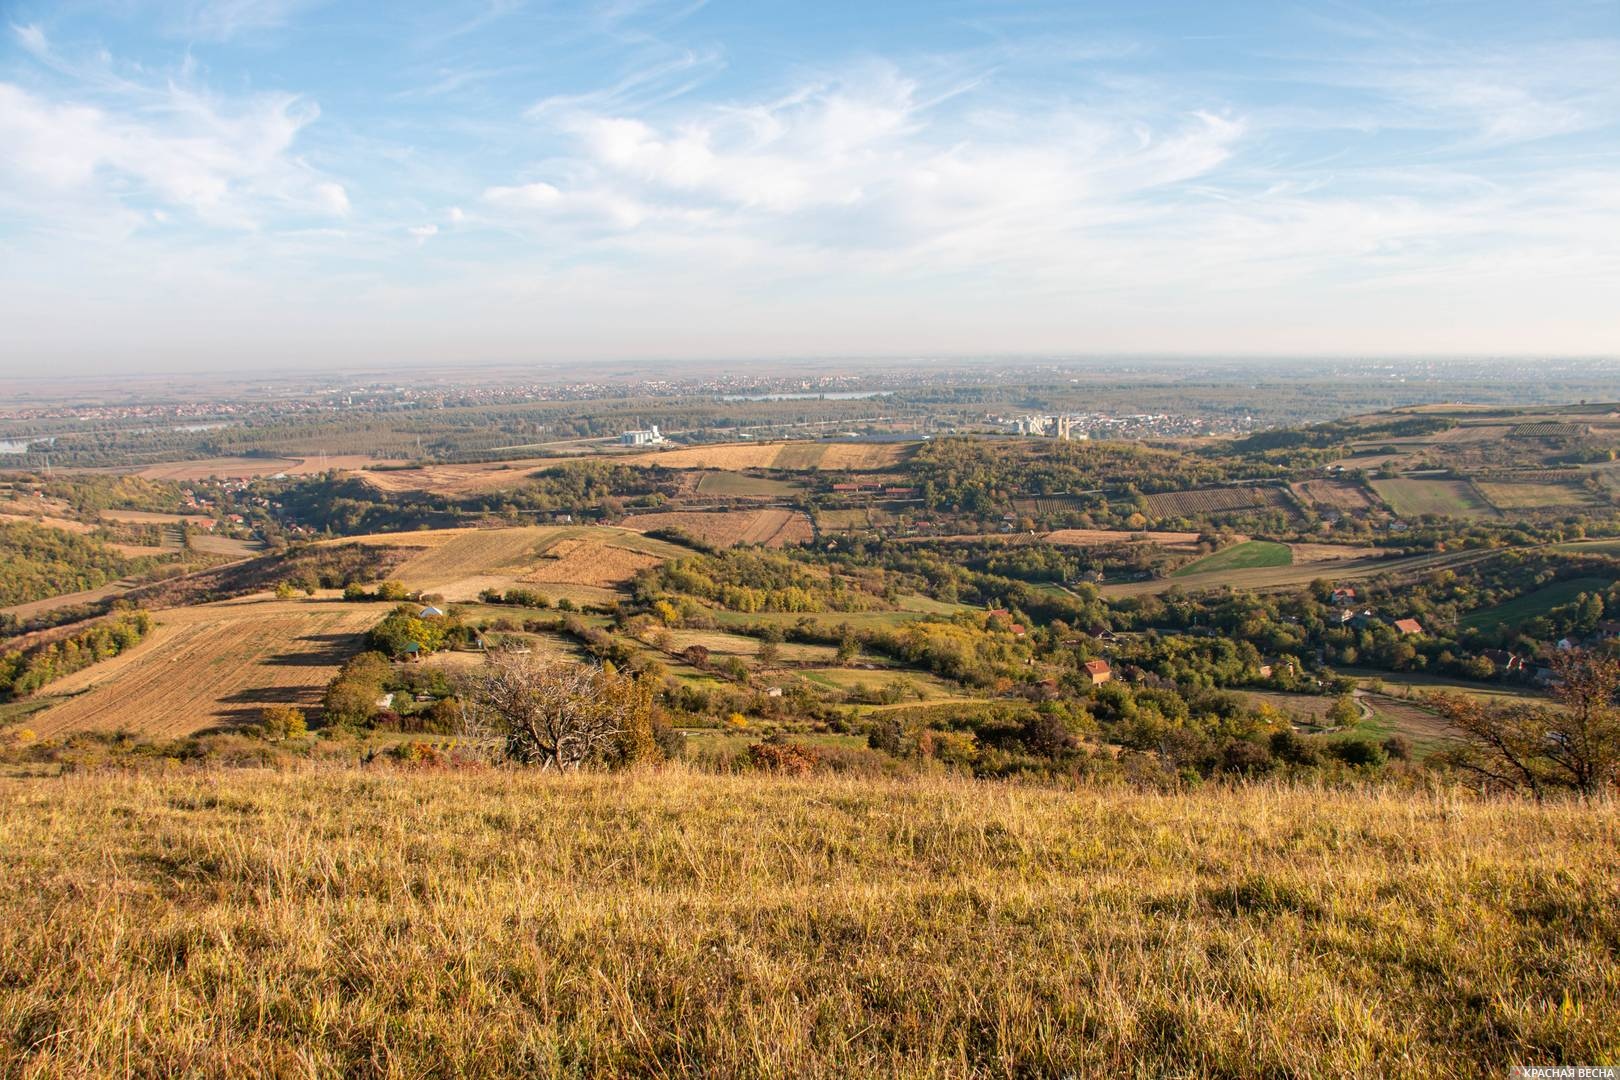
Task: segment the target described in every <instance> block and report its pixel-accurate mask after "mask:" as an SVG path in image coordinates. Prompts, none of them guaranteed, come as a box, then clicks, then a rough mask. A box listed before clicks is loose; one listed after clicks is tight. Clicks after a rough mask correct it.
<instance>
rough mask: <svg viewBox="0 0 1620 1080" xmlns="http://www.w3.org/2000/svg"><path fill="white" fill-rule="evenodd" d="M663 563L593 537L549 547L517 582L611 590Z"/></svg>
mask: <svg viewBox="0 0 1620 1080" xmlns="http://www.w3.org/2000/svg"><path fill="white" fill-rule="evenodd" d="M663 562H664V560H663V559H662V558H660V557H659V556H657V555H649V554H647V553H646V552H641V551H632V550H630V549H629V548H625V547H620V546H618V545H617V544H613V543H610V542H606V541H603V540H601V539H597V538H594V537H590V538H587V537H568V538H567V539H564V540H559V541H558V542H557V543H555V544H553V545H551V546H550V547H549V548H548V549H547V550H546V552H545V555H544V556H543V557H542V558H541V559H540V561H539V562H538V563H537V564H536V565H535V566H534V568H533V569H531V570H529V571H528V572H527V573H526V574H524V575H523V576H522V577H520V578H518V581H520V582H521V583H523V584H525V585H528V584H536V583H542V582H560V583H563V584H569V585H594V586H596V587H597V588H613V587H616V586H620V585H624V584H626V583H628V582H629V581H630V579H631V578H633V577H635V576H636V574H637V573H639V572H640V571H642V570H647V569H651V568H652V567H654V566H658V565H660V564H662V563H663Z"/></svg>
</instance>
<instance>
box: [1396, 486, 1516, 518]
mask: <svg viewBox="0 0 1620 1080" xmlns="http://www.w3.org/2000/svg"><path fill="white" fill-rule="evenodd" d="M1368 482H1369V483H1370V484H1371V485H1372V488H1373V490H1374V491H1376V492H1378V496H1379V498H1381V499H1383V500H1384V501H1385V502H1386V503H1388V504H1389V507H1390V509H1391V510H1393V511H1395V512H1396V513H1397V514H1399V515H1400V516H1401V517H1422V516H1423V515H1424V514H1441V515H1445V516H1447V517H1463V518H1475V517H1495V516H1496V511H1495V510H1494V509H1492V508H1491V506H1490V504H1489V503H1487V502H1485V500H1483V499H1481V498H1480V497H1479V494H1478V493H1477V492H1476V491H1475V490H1474V488H1473V486H1472V485H1471V484H1469V483H1468V482H1467V481H1466V480H1425V479H1419V478H1414V477H1405V476H1403V477H1398V478H1395V479H1390V480H1371V481H1368Z"/></svg>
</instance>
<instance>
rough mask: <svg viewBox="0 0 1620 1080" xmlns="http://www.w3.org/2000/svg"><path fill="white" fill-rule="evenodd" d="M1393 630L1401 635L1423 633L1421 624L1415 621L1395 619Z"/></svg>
mask: <svg viewBox="0 0 1620 1080" xmlns="http://www.w3.org/2000/svg"><path fill="white" fill-rule="evenodd" d="M1395 629H1397V630H1399V631H1400V632H1401V633H1403V634H1421V633H1423V624H1422V623H1420V622H1418V621H1417V620H1416V619H1396V620H1395Z"/></svg>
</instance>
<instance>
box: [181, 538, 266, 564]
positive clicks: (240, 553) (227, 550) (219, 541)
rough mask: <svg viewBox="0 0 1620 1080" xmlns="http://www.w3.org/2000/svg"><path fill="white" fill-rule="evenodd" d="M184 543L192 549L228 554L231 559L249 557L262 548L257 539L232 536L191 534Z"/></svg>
mask: <svg viewBox="0 0 1620 1080" xmlns="http://www.w3.org/2000/svg"><path fill="white" fill-rule="evenodd" d="M186 544H187V546H188V547H190V548H191V550H192V551H201V552H203V553H204V554H206V555H228V556H230V557H231V558H233V559H250V558H252V557H253V556H255V555H257V554H259V552H261V551H263V550H264V545H263V544H261V543H259V542H258V541H257V540H239V539H237V538H236V537H234V536H206V535H204V536H193V537H190V538H188V539H187V541H186Z"/></svg>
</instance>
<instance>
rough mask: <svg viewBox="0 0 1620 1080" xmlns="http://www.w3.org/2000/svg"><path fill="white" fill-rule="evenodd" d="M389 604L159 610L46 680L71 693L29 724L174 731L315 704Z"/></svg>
mask: <svg viewBox="0 0 1620 1080" xmlns="http://www.w3.org/2000/svg"><path fill="white" fill-rule="evenodd" d="M385 613H386V609H384V608H383V607H381V606H379V605H376V604H346V603H343V602H342V601H335V600H296V601H277V600H268V599H265V598H263V597H259V598H255V599H247V600H232V601H226V602H223V603H218V604H203V605H199V606H197V607H189V608H175V609H173V610H166V611H160V612H156V613H155V615H154V617H155V619H156V621H157V628H156V629H155V630H154V631H153V633H152V634H151V636H150V637H148V638H147V640H145V641H143V642H141V643H140V644H139V645H137V646H136V647H135V648H133V649H131V650H129V651H128V652H126V653H122V654H121V655H119V656H116V657H114V658H112V659H111V660H106V661H103V662H102V663H99V664H94V665H92V666H90V667H88V668H85V669H83V670H82V671H78V672H75V673H74V674H72V675H69V676H68V677H67V678H65V679H61V680H58V681H57V682H54V683H51V684H50V686H49V692H50V694H51V695H53V696H59V695H69V696H67V697H66V699H65V700H64V701H62V703H61V704H58V705H55V706H53V707H51V708H48V709H46V710H45V711H43V712H40V713H36V714H34V715H33V716H31V717H29V721H28V726H29V727H30V728H32V729H33V730H34V731H35V732H37V733H38V734H39V735H41V736H50V735H58V734H62V733H64V732H69V731H88V730H102V731H114V730H130V731H137V732H139V733H141V734H144V735H152V736H161V737H178V736H182V735H189V734H192V733H193V732H197V731H203V730H208V729H211V728H220V727H230V726H234V725H240V724H246V723H254V722H256V721H257V720H258V719H259V715H260V711H261V710H262V709H263V708H264V707H265V706H267V705H278V704H279V705H296V706H299V707H302V708H314V707H316V706H318V705H319V703H320V697H321V692H322V690H324V689H325V687H326V684H327V682H328V681H329V680H330V679H331V678H332V676H333V675H334V674H335V673H336V672H337V669H338V667H339V666H340V665H341V664H342V663H343V662H344V661H345V660H347V659H348V658H349V657H350V656H352V655H354V653H356V652H357V651H359V649H360V646H361V642H362V638H363V636H364V633H365V631H367V630H369V629H370V628H371V627H372V626H373V625H375V624H376V623H377V621H378V620H379V619H381V618H382V616H383V615H384V614H385Z"/></svg>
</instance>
